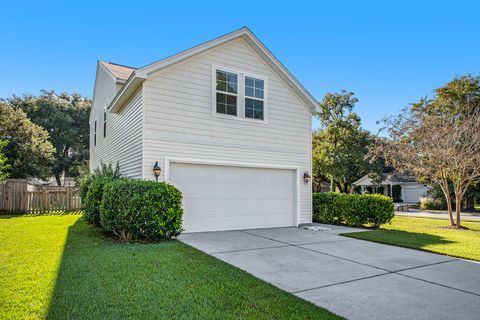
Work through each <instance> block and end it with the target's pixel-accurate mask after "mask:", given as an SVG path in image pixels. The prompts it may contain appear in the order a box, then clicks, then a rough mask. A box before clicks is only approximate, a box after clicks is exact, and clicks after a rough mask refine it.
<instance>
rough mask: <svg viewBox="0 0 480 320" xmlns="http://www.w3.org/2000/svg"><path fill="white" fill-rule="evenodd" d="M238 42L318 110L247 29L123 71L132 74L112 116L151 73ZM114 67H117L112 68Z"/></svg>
mask: <svg viewBox="0 0 480 320" xmlns="http://www.w3.org/2000/svg"><path fill="white" fill-rule="evenodd" d="M238 38H241V39H242V40H244V41H245V43H246V44H247V45H249V46H250V47H251V48H252V49H253V50H254V51H255V52H256V53H257V54H258V55H259V56H260V57H261V58H262V59H263V60H264V61H265V62H266V63H267V65H269V67H270V68H271V69H272V70H273V71H274V72H275V73H276V74H277V75H278V76H279V77H280V78H281V79H282V80H283V81H284V82H285V83H286V84H287V85H288V86H289V87H290V88H291V89H292V91H293V92H294V93H295V94H296V95H297V96H298V97H299V98H300V99H301V100H302V101H303V102H304V103H305V104H306V105H307V106H308V107H309V108H310V110H311V112H316V111H319V110H320V105H319V103H318V101H317V100H316V99H315V98H314V97H313V96H312V95H311V94H310V93H309V92H308V91H307V90H306V89H305V88H304V87H303V86H302V85H301V84H300V82H298V80H297V79H296V78H295V77H294V76H293V75H292V74H291V73H290V72H289V71H288V70H287V69H286V68H285V67H284V66H283V65H282V64H281V63H280V61H278V59H277V58H276V57H275V56H274V55H273V54H272V53H271V52H270V50H268V49H267V47H265V45H264V44H263V43H262V42H261V41H260V40H259V39H258V38H257V37H256V36H255V35H254V34H253V33H252V32H251V31H250V30H249V29H248V28H247V27H243V28H241V29H239V30H236V31H233V32H231V33H228V34H226V35H224V36H221V37H219V38H216V39H213V40H210V41H208V42H205V43H203V44H200V45H198V46H195V47H193V48H190V49H188V50H185V51H182V52H180V53H178V54H175V55H173V56H170V57H168V58H165V59H163V60H159V61H157V62H154V63H152V64H149V65H147V66H145V67H143V68H140V69H133V68H128V67H124V68H128V70H124V71H125V72H124V74H123V76H125V75H126V74H127V73H128V72H131V74H130V76H129V77H128V79H126V81H125V84H124V85H123V87H122V88H121V89H120V91H119V92H118V93H117V95H116V96H115V97H114V98H113V100H112V102H111V103H110V105H109V107H108V109H109V110H110V111H111V112H118V111H119V110H120V108H121V107H122V105H123V104H124V103H125V102H126V101H127V100H128V98H129V97H130V96H131V95H132V94H133V93H134V92H135V91H136V90H137V89H138V87H139V86H140V85H141V83H142V82H143V81H145V79H147V78H148V77H149V76H150V75H151V74H152V73H154V72H157V71H159V70H161V69H163V68H166V67H168V66H171V65H172V64H175V63H178V62H180V61H183V60H185V59H188V58H190V57H192V56H194V55H197V54H199V53H202V52H204V51H206V50H209V49H212V48H215V47H217V46H219V45H222V44H224V43H226V42H228V41H231V40H234V39H238ZM110 65H112V64H110ZM113 66H116V65H115V64H113ZM122 67H123V66H122Z"/></svg>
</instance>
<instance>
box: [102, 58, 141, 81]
mask: <svg viewBox="0 0 480 320" xmlns="http://www.w3.org/2000/svg"><path fill="white" fill-rule="evenodd" d="M100 63H101V64H102V66H104V67H105V68H106V69H107V70H108V71H110V72H111V73H112V75H113V76H114V77H115V78H116V79H117V80H120V81H125V80H127V79H128V78H129V77H130V75H131V74H132V73H133V71H135V70H136V69H135V68H132V67H127V66H122V65H120V64H116V63H112V62H107V61H100Z"/></svg>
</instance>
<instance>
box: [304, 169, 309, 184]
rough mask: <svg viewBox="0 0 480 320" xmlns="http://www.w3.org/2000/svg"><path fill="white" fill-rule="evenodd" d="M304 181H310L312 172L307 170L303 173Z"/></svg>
mask: <svg viewBox="0 0 480 320" xmlns="http://www.w3.org/2000/svg"><path fill="white" fill-rule="evenodd" d="M303 181H305V183H309V182H310V173H308V171H305V173H304V174H303Z"/></svg>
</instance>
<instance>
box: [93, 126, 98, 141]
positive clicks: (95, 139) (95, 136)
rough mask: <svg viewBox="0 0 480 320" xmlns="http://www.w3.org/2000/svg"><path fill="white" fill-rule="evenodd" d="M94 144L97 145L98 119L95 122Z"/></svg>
mask: <svg viewBox="0 0 480 320" xmlns="http://www.w3.org/2000/svg"><path fill="white" fill-rule="evenodd" d="M93 145H94V146H96V145H97V120H95V122H94V123H93Z"/></svg>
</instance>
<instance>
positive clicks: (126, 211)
mask: <svg viewBox="0 0 480 320" xmlns="http://www.w3.org/2000/svg"><path fill="white" fill-rule="evenodd" d="M182 214H183V210H182V194H181V192H180V191H178V189H177V188H175V187H174V186H172V185H169V184H166V183H164V182H160V183H159V182H155V181H143V180H132V179H118V180H115V181H112V182H110V183H108V184H106V185H105V187H104V191H103V198H102V203H101V207H100V225H101V226H102V228H103V229H105V230H106V231H109V232H112V233H114V234H115V235H117V236H118V237H120V239H122V240H123V241H129V240H150V241H155V240H162V239H169V238H171V237H173V236H178V235H179V234H180V232H181V230H182Z"/></svg>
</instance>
